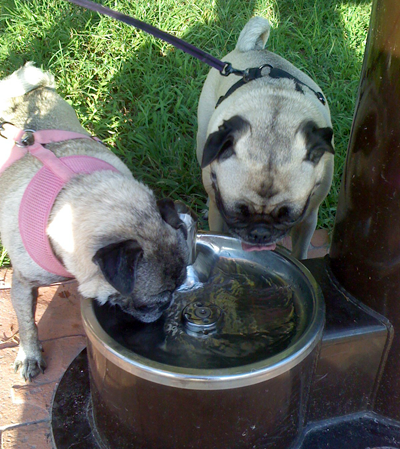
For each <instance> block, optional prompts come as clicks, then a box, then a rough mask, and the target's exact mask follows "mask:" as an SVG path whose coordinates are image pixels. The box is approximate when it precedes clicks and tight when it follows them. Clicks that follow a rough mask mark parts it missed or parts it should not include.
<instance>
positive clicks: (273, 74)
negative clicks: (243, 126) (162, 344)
mask: <svg viewBox="0 0 400 449" xmlns="http://www.w3.org/2000/svg"><path fill="white" fill-rule="evenodd" d="M266 67H268V68H269V69H270V70H269V73H268V74H267V75H265V76H269V77H270V78H274V79H282V78H286V79H290V80H293V81H294V83H295V88H296V90H297V92H301V93H303V94H304V91H303V88H302V86H305V87H307V89H309V90H311V92H313V93H314V95H315V96H316V97H317V98H318V100H319V101H320V102H321V103H322V104H323V105H325V103H326V101H325V97H324V96H323V95H322V93H321V92H316V91H315V90H314V89H312V88H311V87H310V86H308V85H307V84H305V83H303V82H302V81H300V80H299V79H298V78H296V77H295V76H293V75H291V74H290V73H289V72H286V71H285V70H282V69H277V68H276V67H272V65H270V64H264V65H262V66H260V67H254V68H252V69H246V70H243V72H242V73H243V75H242V76H243V77H242V79H240V80H239V81H237V82H236V83H235V84H233V86H231V87H230V88H229V89H228V91H227V92H226V94H225V95H222V96H221V97H219V99H218V101H217V104H216V106H215V107H216V108H217V107H218V106H219V105H220V104H221V103H222V102H223V101H224V100H225V99H226V98H228V97H229V95H231V94H233V92H235V90H237V89H239V87H242V86H243V85H244V84H247V83H248V82H249V81H253V80H256V79H259V78H262V77H263V75H262V71H263V69H265V68H266Z"/></svg>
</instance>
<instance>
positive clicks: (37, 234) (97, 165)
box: [0, 124, 118, 278]
mask: <svg viewBox="0 0 400 449" xmlns="http://www.w3.org/2000/svg"><path fill="white" fill-rule="evenodd" d="M0 130H1V133H0V134H1V136H2V137H5V138H7V139H10V140H11V141H12V142H10V146H9V148H7V149H6V151H2V152H1V153H0V174H1V173H2V172H3V171H4V170H6V169H7V168H8V167H9V166H10V165H12V164H13V163H14V162H16V161H17V160H19V159H21V158H23V157H24V156H25V155H26V154H28V153H29V154H30V155H32V156H33V157H35V158H37V159H39V160H40V162H42V164H43V167H42V168H41V169H39V171H38V172H37V173H36V174H35V175H34V177H33V178H32V180H31V181H30V183H29V184H28V187H27V188H26V190H25V192H24V195H23V197H22V201H21V205H20V208H19V230H20V233H21V237H22V241H23V244H24V246H25V249H26V250H27V252H28V254H29V255H30V256H31V258H32V259H33V260H34V261H35V262H36V263H37V264H38V265H39V266H41V267H42V268H44V269H45V270H46V271H48V272H50V273H53V274H56V275H59V276H63V277H68V278H73V277H74V276H73V275H72V274H71V273H69V272H68V271H67V270H66V269H65V268H64V266H63V265H62V264H61V262H60V261H59V260H58V259H57V258H56V256H55V255H54V253H53V250H52V248H51V246H50V242H49V239H48V237H47V233H46V229H47V223H48V220H49V216H50V212H51V209H52V207H53V204H54V201H55V200H56V198H57V195H58V194H59V193H60V191H61V189H62V188H63V187H64V186H65V184H66V183H67V182H68V181H69V180H70V179H71V178H73V177H74V176H77V175H78V174H90V173H93V172H95V171H99V170H112V171H115V172H116V171H118V170H117V169H116V168H115V167H113V166H112V165H110V164H109V163H107V162H105V161H103V160H101V159H97V158H94V157H91V156H85V155H75V156H66V157H61V158H58V157H57V156H56V155H55V154H54V153H53V152H52V151H50V150H48V149H46V148H45V147H44V146H43V145H45V144H48V143H52V142H62V141H65V140H71V139H92V140H96V141H99V140H98V139H96V138H95V137H91V136H88V135H85V134H79V133H75V132H70V131H59V130H53V129H50V130H40V131H33V130H22V129H18V128H16V127H15V126H13V125H10V124H3V126H2V127H1V128H0Z"/></svg>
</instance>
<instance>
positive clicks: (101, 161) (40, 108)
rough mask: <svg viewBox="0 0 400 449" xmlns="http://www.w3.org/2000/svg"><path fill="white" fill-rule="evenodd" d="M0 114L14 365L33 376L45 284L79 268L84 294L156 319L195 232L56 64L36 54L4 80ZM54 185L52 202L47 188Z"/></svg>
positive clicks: (1, 209) (178, 279) (179, 278)
mask: <svg viewBox="0 0 400 449" xmlns="http://www.w3.org/2000/svg"><path fill="white" fill-rule="evenodd" d="M0 117H1V120H0V122H1V123H0V134H1V137H0V151H1V158H2V159H3V160H2V162H3V167H2V173H1V175H0V230H1V239H2V243H3V245H4V247H5V248H7V250H8V253H9V256H10V259H11V261H12V266H13V279H12V288H11V299H12V304H13V307H14V309H15V311H16V314H17V318H18V324H19V334H20V348H19V352H18V355H17V358H16V361H15V368H16V370H18V369H19V368H21V374H22V376H23V378H25V380H27V379H29V380H31V379H32V378H33V377H35V376H36V375H37V374H38V373H39V372H40V371H43V370H44V368H45V366H46V364H45V361H44V359H43V357H42V347H41V344H40V342H39V340H38V331H37V327H36V325H35V322H34V311H35V305H36V298H37V288H38V287H39V286H40V285H48V284H51V283H54V282H58V281H62V280H65V279H66V278H69V277H71V278H75V279H76V280H77V282H78V285H79V292H80V293H81V294H82V295H83V296H85V297H90V298H95V299H97V301H98V302H99V303H100V304H104V303H109V304H115V305H118V306H120V307H121V309H122V310H123V311H124V312H126V313H128V314H131V315H132V316H134V317H135V318H137V319H138V320H140V321H142V322H152V321H155V320H157V319H158V318H159V317H160V316H161V314H162V312H163V310H165V309H166V308H167V307H168V306H169V304H170V302H171V298H172V293H173V291H174V290H175V289H176V288H177V287H178V286H180V285H181V283H182V282H183V281H184V279H185V273H186V265H187V259H188V244H187V241H186V236H187V234H186V228H185V225H184V223H183V222H182V220H181V219H180V218H179V215H178V213H177V211H176V210H175V207H174V203H173V202H172V200H168V199H164V200H160V201H158V202H157V201H156V199H155V196H154V194H153V193H152V191H151V190H150V189H149V188H148V187H146V186H145V185H144V184H142V183H140V182H139V181H137V180H136V179H134V177H133V176H132V174H131V172H130V171H129V169H128V168H127V167H126V166H125V165H124V163H123V162H122V161H121V160H120V159H119V158H118V157H117V156H116V155H114V154H113V153H112V152H111V151H110V150H109V149H107V148H106V146H105V145H104V144H102V143H101V142H99V141H97V140H95V139H93V138H91V137H90V135H89V134H88V132H87V131H85V130H84V129H83V128H82V126H81V125H80V124H79V122H78V119H77V116H76V114H75V112H74V110H73V108H72V107H71V106H70V105H69V104H68V103H67V102H66V101H64V100H63V99H62V98H61V97H60V96H59V95H58V94H57V93H56V90H55V84H54V77H53V76H52V75H51V74H50V73H46V72H43V71H42V70H40V69H39V68H36V67H35V66H34V64H33V63H28V64H26V65H25V66H24V67H22V68H21V69H19V70H17V71H16V72H14V73H13V74H12V75H10V76H9V77H8V78H5V79H4V80H2V81H0ZM49 136H50V137H49ZM127 151H130V149H129V148H127ZM68 164H69V165H68ZM73 164H78V168H76V167H75V168H74V166H73ZM79 164H80V165H79ZM85 164H89V165H90V164H93V165H94V169H93V170H94V171H90V170H89V168H88V167H87V166H86V165H85ZM42 176H43V177H44V181H43V179H42V178H41V177H42ZM63 177H64V178H65V179H64V180H62V178H63ZM38 182H45V183H44V185H43V184H39V185H38V184H36V183H38ZM54 185H57V186H58V187H57V189H59V192H58V193H57V192H56V194H54V192H53V196H54V197H55V198H53V200H52V201H53V202H52V203H51V202H50V203H49V199H48V198H47V197H46V198H41V197H40V192H41V191H46V192H47V191H52V189H53V187H54ZM60 185H61V187H60ZM35 189H36V190H35ZM57 189H56V190H57ZM39 191H40V192H39ZM50 199H51V198H50ZM42 203H43V204H42ZM49 204H50V205H49ZM32 208H33V211H32V210H30V209H32ZM42 209H43V210H44V211H45V212H44V213H43V211H42ZM26 211H28V212H29V213H31V215H29V213H28V212H26ZM32 212H33V213H32ZM46 214H47V215H46ZM38 216H39V217H40V219H41V220H42V221H43V223H39V224H38V225H36V224H35V223H34V222H35V220H36V218H37V217H38ZM46 217H47V218H46ZM31 228H32V229H33V231H35V232H36V230H37V229H39V231H40V230H42V228H43V235H44V236H43V241H44V243H43V242H42V243H40V244H38V245H37V247H35V245H36V241H35V239H42V237H41V232H38V233H37V234H38V235H37V236H36V235H32V233H33V231H32V229H31ZM39 234H40V235H39ZM32 242H34V243H35V245H32ZM43 244H44V249H43V247H42V246H43ZM46 245H47V246H46ZM36 251H37V252H36ZM46 251H49V252H51V253H52V254H50V256H49V257H50V259H49V260H47V256H48V254H46Z"/></svg>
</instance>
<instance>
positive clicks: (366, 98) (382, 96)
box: [330, 0, 400, 419]
mask: <svg viewBox="0 0 400 449" xmlns="http://www.w3.org/2000/svg"><path fill="white" fill-rule="evenodd" d="M330 258H331V267H332V271H333V272H334V274H335V276H336V278H337V279H338V280H339V282H340V283H341V284H342V285H343V287H344V288H345V289H346V290H347V291H349V292H350V293H351V294H353V296H355V297H356V298H357V299H359V300H360V301H362V302H364V303H365V304H366V305H368V306H369V307H371V308H372V309H374V310H375V311H377V312H379V313H381V314H382V315H385V316H386V317H387V318H388V319H389V320H390V321H391V323H392V324H393V326H394V331H395V332H394V340H393V343H392V346H391V350H390V353H389V357H388V359H387V361H386V366H385V368H384V371H383V376H382V379H381V384H380V386H379V389H378V392H377V397H376V402H375V404H374V410H375V411H376V412H378V413H381V414H383V415H385V416H388V417H391V418H395V419H400V1H399V0H374V2H373V6H372V15H371V22H370V30H369V35H368V41H367V48H366V52H365V56H364V64H363V70H362V74H361V81H360V86H359V93H358V100H357V105H356V109H355V115H354V120H353V127H352V131H351V136H350V142H349V148H348V154H347V161H346V169H345V173H344V175H343V179H342V187H341V192H340V198H339V204H338V210H337V217H336V223H335V229H334V234H333V242H332V247H331V252H330Z"/></svg>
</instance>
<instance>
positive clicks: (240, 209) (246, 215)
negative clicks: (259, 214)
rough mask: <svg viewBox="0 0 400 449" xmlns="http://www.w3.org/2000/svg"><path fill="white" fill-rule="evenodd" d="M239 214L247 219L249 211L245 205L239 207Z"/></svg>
mask: <svg viewBox="0 0 400 449" xmlns="http://www.w3.org/2000/svg"><path fill="white" fill-rule="evenodd" d="M239 212H240V213H241V214H242V215H243V216H244V217H248V216H249V215H250V209H249V207H248V206H247V205H246V204H241V205H240V206H239Z"/></svg>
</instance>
